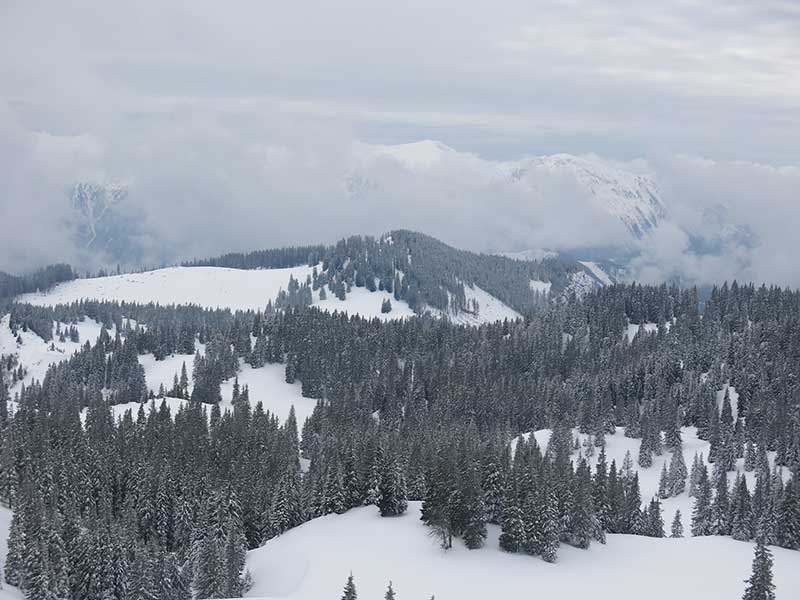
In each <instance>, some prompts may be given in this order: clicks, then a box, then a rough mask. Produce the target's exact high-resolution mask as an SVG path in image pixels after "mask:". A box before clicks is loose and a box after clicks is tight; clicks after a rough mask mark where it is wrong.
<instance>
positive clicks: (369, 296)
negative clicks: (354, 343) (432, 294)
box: [313, 287, 414, 321]
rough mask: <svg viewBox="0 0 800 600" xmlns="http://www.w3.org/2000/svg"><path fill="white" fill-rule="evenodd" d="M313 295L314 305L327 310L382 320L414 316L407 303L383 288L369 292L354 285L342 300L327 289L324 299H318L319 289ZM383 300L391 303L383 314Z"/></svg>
mask: <svg viewBox="0 0 800 600" xmlns="http://www.w3.org/2000/svg"><path fill="white" fill-rule="evenodd" d="M313 295H314V306H317V307H319V308H320V309H322V310H326V311H329V312H334V311H339V312H346V313H348V314H351V315H360V316H362V317H364V318H365V319H374V318H378V319H381V320H382V321H387V320H391V319H400V318H403V317H413V316H414V311H413V310H411V307H410V306H409V305H408V303H406V302H404V301H402V300H395V299H394V296H393V295H392V294H390V293H389V292H386V291H383V290H377V291H375V292H370V291H369V290H368V289H367V288H359V287H354V288H352V289H351V290H350V292H349V293H348V294H347V297H346V298H345V299H344V300H339V299H338V298H337V297H336V296H334V295H333V294H332V293H330V292H329V291H327V290H326V295H327V297H326V298H325V300H320V299H319V291H316V292H314V293H313ZM384 300H389V301H390V302H391V303H392V310H391V312H389V313H385V314H384V313H382V312H381V304H382V303H383V301H384Z"/></svg>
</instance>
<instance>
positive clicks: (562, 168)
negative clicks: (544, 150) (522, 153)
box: [507, 154, 667, 239]
mask: <svg viewBox="0 0 800 600" xmlns="http://www.w3.org/2000/svg"><path fill="white" fill-rule="evenodd" d="M508 167H510V169H511V170H510V177H511V179H512V180H514V181H520V182H524V181H526V179H527V177H526V176H527V175H529V174H531V173H533V174H534V177H533V181H534V182H535V173H536V172H537V171H541V170H544V171H547V172H551V173H557V174H559V175H561V176H567V177H574V178H575V179H576V180H577V182H578V183H579V184H580V186H581V187H582V188H584V189H585V190H586V192H588V194H589V196H590V197H591V199H592V200H593V201H594V202H595V203H596V204H597V205H598V206H599V207H600V208H602V209H603V210H605V211H606V212H608V213H609V214H611V215H613V216H615V217H617V218H618V219H619V220H620V221H622V223H623V224H624V225H625V227H626V228H627V229H628V231H630V233H631V235H633V236H634V237H635V238H637V239H641V238H642V237H643V236H644V235H645V234H646V233H648V232H649V231H651V230H653V229H654V228H655V227H657V226H658V224H659V223H660V222H661V221H662V220H664V219H665V218H667V209H666V207H665V206H664V203H663V202H662V200H661V194H660V192H659V189H658V185H657V184H656V182H655V180H654V179H653V177H652V176H650V175H647V174H640V173H634V172H631V171H627V170H624V169H622V168H619V167H617V166H615V165H614V164H613V163H611V162H610V161H606V160H603V159H601V158H599V157H597V156H573V155H571V154H554V155H551V156H535V157H532V158H528V159H523V160H520V161H515V162H513V163H510V164H509V165H508ZM508 167H507V168H508Z"/></svg>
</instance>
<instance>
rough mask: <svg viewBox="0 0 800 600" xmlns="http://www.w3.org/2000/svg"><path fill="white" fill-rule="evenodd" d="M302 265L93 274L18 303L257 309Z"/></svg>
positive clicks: (303, 273)
mask: <svg viewBox="0 0 800 600" xmlns="http://www.w3.org/2000/svg"><path fill="white" fill-rule="evenodd" d="M311 271H312V268H311V267H308V266H302V267H292V268H289V269H256V270H244V269H226V268H223V267H169V268H166V269H157V270H155V271H145V272H143V273H128V274H125V275H112V276H109V277H97V278H93V279H76V280H74V281H68V282H66V283H62V284H59V285H57V286H56V287H55V288H53V289H52V290H50V291H49V292H45V293H38V294H25V295H23V296H20V297H19V298H18V301H19V302H29V303H31V304H39V305H45V306H52V305H55V304H68V303H71V302H76V301H78V300H81V299H84V298H87V299H95V300H116V301H119V302H123V301H125V302H136V303H140V304H146V303H149V302H153V303H158V304H162V305H166V304H195V305H197V306H203V307H207V308H217V307H221V308H230V309H231V310H248V309H253V310H257V309H263V308H264V307H265V306H266V305H267V302H268V301H270V300H272V301H274V300H275V298H277V297H278V292H279V291H280V290H281V289H284V290H285V289H287V286H288V283H289V277H290V276H291V277H294V278H295V279H297V280H299V281H305V280H306V277H307V276H309V275H311Z"/></svg>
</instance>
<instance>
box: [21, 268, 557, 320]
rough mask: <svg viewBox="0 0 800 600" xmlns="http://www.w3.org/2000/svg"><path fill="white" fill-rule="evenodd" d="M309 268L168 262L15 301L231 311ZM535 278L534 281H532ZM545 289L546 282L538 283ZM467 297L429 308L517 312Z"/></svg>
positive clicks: (371, 313)
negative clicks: (469, 306) (456, 305)
mask: <svg viewBox="0 0 800 600" xmlns="http://www.w3.org/2000/svg"><path fill="white" fill-rule="evenodd" d="M312 270H313V269H312V268H311V267H307V266H302V267H292V268H289V269H255V270H244V269H227V268H223V267H169V268H165V269H157V270H155V271H146V272H144V273H130V274H125V275H113V276H110V277H97V278H93V279H76V280H74V281H68V282H66V283H62V284H59V285H57V286H56V287H54V288H53V289H52V290H50V291H48V292H44V293H34V294H24V295H22V296H20V297H19V298H17V300H18V301H19V302H29V303H31V304H37V305H42V306H54V305H56V304H68V303H71V302H77V301H79V300H81V299H96V300H112V301H119V302H122V301H126V302H136V303H141V304H146V303H149V302H153V303H158V304H162V305H169V304H195V305H197V306H203V307H208V308H217V307H221V308H230V309H231V310H248V309H252V310H258V309H263V308H264V307H265V306H266V304H267V301H269V300H275V298H277V296H278V292H279V291H280V290H282V289H283V290H285V289H287V287H288V284H289V277H290V276H291V277H294V278H295V279H297V280H298V281H301V282H304V281H305V280H306V278H307V277H308V276H310V275H311V272H312ZM532 283H533V282H532ZM535 285H537V286H539V287H541V288H544V287H545V286H547V285H548V284H546V283H543V282H536V283H535ZM466 296H467V300H470V301H471V300H476V301H477V302H478V304H479V307H480V308H479V311H478V313H477V314H472V313H459V314H451V313H442V312H440V311H434V310H431V311H430V312H431V313H433V314H436V315H437V316H444V317H446V318H448V319H450V320H451V321H453V322H456V323H461V324H469V325H479V324H481V323H488V322H491V321H495V320H502V319H505V318H508V319H516V318H519V316H520V315H519V313H517V312H516V311H515V310H513V309H511V308H509V307H508V306H506V305H505V304H504V303H503V302H501V301H500V300H498V299H497V298H495V297H494V296H492V295H491V294H489V293H487V292H485V291H484V290H482V289H480V288H479V287H477V286H475V287H474V288H470V287H467V288H466ZM313 299H314V305H315V306H318V307H319V308H321V309H322V310H327V311H331V312H333V311H339V312H346V313H348V314H350V315H361V316H362V317H365V318H369V319H371V318H379V319H382V320H389V319H400V318H405V317H412V316H414V311H412V310H411V308H410V307H409V306H408V304H407V303H406V302H405V301H403V300H395V299H394V297H393V296H392V294H390V293H388V292H385V291H375V292H370V291H369V290H367V289H366V288H358V287H354V288H352V289H351V290H350V292H349V293H348V294H347V297H346V298H345V300H343V301H342V300H339V299H338V298H336V297H335V296H334V295H333V294H332V293H331V292H330V291H328V293H327V298H326V299H325V300H320V299H319V291H316V292H313ZM385 299H388V300H390V301H391V303H392V310H391V312H389V313H386V314H384V313H381V303H382V302H383V300H385Z"/></svg>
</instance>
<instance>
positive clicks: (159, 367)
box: [122, 347, 317, 427]
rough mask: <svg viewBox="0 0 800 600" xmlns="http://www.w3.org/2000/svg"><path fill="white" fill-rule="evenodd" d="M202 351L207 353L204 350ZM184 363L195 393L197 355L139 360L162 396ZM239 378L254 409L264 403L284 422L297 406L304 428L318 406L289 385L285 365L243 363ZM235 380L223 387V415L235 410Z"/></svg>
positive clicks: (297, 387) (151, 387)
mask: <svg viewBox="0 0 800 600" xmlns="http://www.w3.org/2000/svg"><path fill="white" fill-rule="evenodd" d="M200 351H201V352H202V351H203V350H202V347H201V349H200ZM184 362H185V363H186V370H187V373H188V375H189V390H190V391H191V389H192V383H191V377H192V367H193V364H194V355H192V354H173V355H172V356H168V357H166V358H165V359H164V360H161V361H156V360H155V358H154V357H153V355H152V354H145V355H142V356H140V357H139V363H140V364H141V365H142V367H143V368H144V376H145V380H146V381H147V388H148V389H149V390H150V391H152V392H154V393H158V388H159V387H160V386H161V385H163V386H164V389H165V390H167V391H169V390H170V388H171V387H172V383H173V378H174V376H175V375H176V374H177V375H178V376H180V372H181V366H182V365H183V363H184ZM237 376H238V378H239V386H240V388H244V386H247V387H248V389H249V395H250V404H251V406H255V405H256V403H258V402H259V401H261V402H262V403H263V405H264V410H268V411H270V412H271V413H273V414H274V415H275V416H277V417H278V419H280V420H281V421H285V420H286V418H287V417H288V416H289V410H290V409H291V407H292V406H294V410H295V414H296V416H297V424H298V426H299V427H302V426H303V422H304V421H305V420H306V417H308V416H310V415H311V413H312V412H313V411H314V407H315V406H316V404H317V401H316V400H314V399H312V398H304V397H303V396H302V394H301V388H300V384H299V383H294V384H288V383H286V380H285V377H286V370H285V366H284V365H281V364H267V365H264V366H263V367H261V368H259V369H254V368H253V367H251V366H250V365H248V364H246V363H245V362H244V361H242V362H241V363H240V370H239V373H238V374H237ZM235 379H236V378H231V379H228V380H227V381H225V382H223V384H222V386H221V389H220V391H221V393H222V402H220V405H219V406H220V410H222V411H223V412H224V411H225V410H230V409H232V405H231V399H232V398H233V384H234V381H235ZM209 408H210V407H209ZM137 410H138V407H137ZM122 412H124V410H123V411H122ZM134 412H135V411H134Z"/></svg>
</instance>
